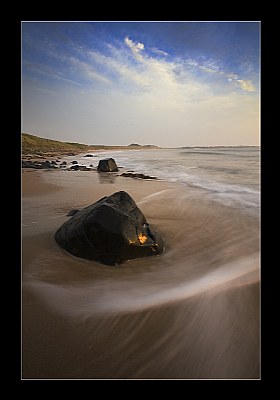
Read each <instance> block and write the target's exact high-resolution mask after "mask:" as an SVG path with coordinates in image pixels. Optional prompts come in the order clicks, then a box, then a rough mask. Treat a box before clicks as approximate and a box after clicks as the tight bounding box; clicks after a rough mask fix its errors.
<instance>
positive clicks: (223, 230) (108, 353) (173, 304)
mask: <svg viewBox="0 0 280 400" xmlns="http://www.w3.org/2000/svg"><path fill="white" fill-rule="evenodd" d="M22 171H23V172H22V225H23V227H22V378H23V379H259V378H260V365H259V357H260V348H259V347H260V344H259V339H260V326H259V317H260V311H259V309H260V307H259V297H260V293H259V219H258V218H257V217H256V216H254V215H249V214H246V213H243V212H242V209H238V208H234V207H229V206H226V205H223V204H219V203H217V202H214V201H211V199H209V198H208V197H207V196H206V195H205V191H204V190H203V189H199V188H193V187H186V186H183V185H180V184H175V183H174V184H173V183H171V182H166V181H161V180H157V181H155V180H136V179H132V178H125V177H121V176H117V175H118V174H117V173H103V174H99V173H97V172H96V171H62V170H51V171H48V170H40V171H38V170H32V169H23V170H22ZM119 190H125V191H127V192H128V193H129V194H130V195H131V196H132V198H133V199H134V200H135V201H136V203H137V205H138V206H139V208H140V209H141V210H142V211H143V213H144V215H145V217H146V219H147V221H148V222H149V223H150V224H151V225H153V226H155V227H156V229H157V230H158V231H159V232H160V234H161V235H162V237H163V239H164V242H165V250H164V252H163V254H162V255H160V256H155V257H149V258H145V259H138V260H131V261H128V262H126V263H124V264H123V265H121V266H117V267H110V266H106V265H102V264H99V263H96V262H93V261H87V260H83V259H79V258H76V257H74V256H72V255H70V254H69V253H67V252H65V251H64V250H63V249H61V248H60V247H59V246H58V245H57V243H56V242H55V241H54V233H55V231H56V230H57V229H58V228H59V227H60V226H61V224H62V223H64V222H65V221H67V220H68V219H69V217H67V216H66V214H67V213H68V212H69V211H70V210H71V209H74V208H83V207H85V206H87V205H89V204H92V203H94V202H95V201H97V200H99V199H100V198H102V197H103V196H107V195H111V194H112V193H114V192H116V191H119Z"/></svg>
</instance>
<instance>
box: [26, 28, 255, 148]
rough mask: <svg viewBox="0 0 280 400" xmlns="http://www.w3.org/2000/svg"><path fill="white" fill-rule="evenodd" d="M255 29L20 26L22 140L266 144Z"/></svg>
mask: <svg viewBox="0 0 280 400" xmlns="http://www.w3.org/2000/svg"><path fill="white" fill-rule="evenodd" d="M259 81H260V23H259V22H254V21H252V22H163V21H160V22H147V21H146V22H116V21H115V22H112V21H110V22H109V21H108V22H22V132H26V133H31V134H34V135H38V136H41V137H45V138H49V139H56V140H62V141H68V142H79V143H85V144H104V145H128V144H131V143H139V144H142V145H144V144H154V145H157V146H163V147H180V146H215V145H259V144H260V127H259V125H260V115H259V113H260V110H259V108H260V106H259V103H260V88H259Z"/></svg>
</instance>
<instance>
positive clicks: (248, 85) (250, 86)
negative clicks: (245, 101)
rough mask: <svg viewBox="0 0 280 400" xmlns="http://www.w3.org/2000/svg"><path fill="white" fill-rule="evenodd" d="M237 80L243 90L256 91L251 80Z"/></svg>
mask: <svg viewBox="0 0 280 400" xmlns="http://www.w3.org/2000/svg"><path fill="white" fill-rule="evenodd" d="M235 82H236V84H237V85H238V86H239V87H240V88H241V89H242V90H244V92H255V91H256V88H255V86H254V85H253V83H252V82H251V81H249V80H243V79H236V80H235Z"/></svg>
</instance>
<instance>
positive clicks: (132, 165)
mask: <svg viewBox="0 0 280 400" xmlns="http://www.w3.org/2000/svg"><path fill="white" fill-rule="evenodd" d="M92 154H93V155H94V156H95V157H90V158H89V157H84V155H79V156H76V157H73V159H75V160H77V161H78V163H79V164H81V165H86V166H89V165H90V164H92V165H93V166H95V167H96V166H97V165H98V162H99V160H100V159H102V158H104V157H113V158H114V159H115V160H116V162H117V164H118V166H120V167H123V169H124V170H127V171H134V172H137V173H143V174H146V175H150V176H156V177H157V178H159V179H162V180H167V181H170V182H175V183H180V184H183V185H187V186H192V187H196V188H199V189H203V190H205V195H209V196H210V198H211V199H212V200H214V201H218V202H221V203H223V204H225V203H226V204H227V205H232V206H235V207H236V206H239V205H240V206H242V207H248V208H251V209H252V208H253V209H255V211H256V212H258V208H259V203H260V189H259V186H260V182H259V149H258V148H255V147H252V148H250V147H249V148H247V147H245V148H243V147H242V148H239V147H236V148H234V147H229V148H224V147H223V148H211V149H209V148H204V149H203V148H198V149H193V148H190V149H162V150H125V151H122V150H117V151H104V152H95V153H94V152H93V153H92ZM251 211H252V210H251Z"/></svg>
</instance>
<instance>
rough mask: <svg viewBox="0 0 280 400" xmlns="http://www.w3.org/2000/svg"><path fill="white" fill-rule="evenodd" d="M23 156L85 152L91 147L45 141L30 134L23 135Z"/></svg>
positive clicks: (50, 140)
mask: <svg viewBox="0 0 280 400" xmlns="http://www.w3.org/2000/svg"><path fill="white" fill-rule="evenodd" d="M21 139H22V140H21V148H22V154H40V153H48V152H64V151H65V152H67V151H69V152H70V151H74V152H76V151H83V150H87V149H90V148H91V147H90V146H88V145H86V144H80V143H70V142H60V141H58V140H52V139H45V138H41V137H38V136H35V135H30V134H29V133H22V135H21Z"/></svg>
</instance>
